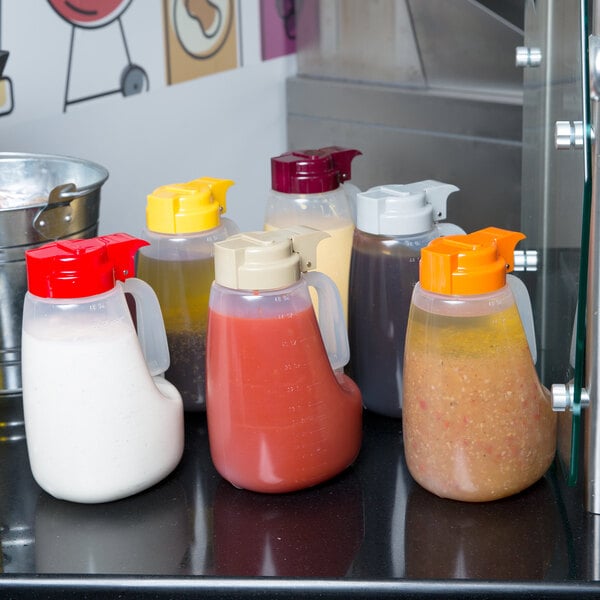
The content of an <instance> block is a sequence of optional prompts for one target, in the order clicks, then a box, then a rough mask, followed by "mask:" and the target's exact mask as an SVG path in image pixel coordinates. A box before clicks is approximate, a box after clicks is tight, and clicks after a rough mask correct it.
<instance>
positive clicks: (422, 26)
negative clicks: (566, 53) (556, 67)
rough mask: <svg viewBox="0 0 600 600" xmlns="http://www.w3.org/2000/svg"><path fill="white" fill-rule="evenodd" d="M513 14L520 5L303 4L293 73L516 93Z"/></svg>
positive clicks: (517, 31)
mask: <svg viewBox="0 0 600 600" xmlns="http://www.w3.org/2000/svg"><path fill="white" fill-rule="evenodd" d="M521 7H522V0H520V1H519V0H518V1H516V2H509V1H506V0H504V1H503V2H490V1H488V2H477V1H474V0H445V1H444V2H439V0H370V1H369V2H364V0H304V2H303V3H302V5H301V7H300V9H299V10H298V12H297V43H298V72H299V74H300V75H303V76H308V77H315V78H319V79H338V80H344V81H355V82H363V83H364V82H369V83H379V84H387V85H394V86H401V87H412V88H415V87H416V88H424V87H427V88H437V87H444V88H450V89H461V90H462V89H469V90H477V91H492V90H493V91H498V90H500V91H503V90H507V89H510V90H512V91H514V92H516V93H520V92H521V75H520V73H519V71H517V70H515V68H514V48H515V47H516V46H518V45H520V44H521V43H522V41H523V31H522V26H521V24H520V22H519V21H520V19H519V13H521V14H522V8H521ZM506 48H510V49H511V52H506Z"/></svg>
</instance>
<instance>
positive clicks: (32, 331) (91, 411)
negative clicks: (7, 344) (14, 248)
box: [22, 234, 183, 503]
mask: <svg viewBox="0 0 600 600" xmlns="http://www.w3.org/2000/svg"><path fill="white" fill-rule="evenodd" d="M144 244H146V242H144V241H143V240H139V239H137V238H133V237H131V236H129V235H126V234H115V235H108V236H104V237H98V238H91V239H85V240H84V239H81V240H65V241H61V242H54V243H51V244H47V245H45V246H41V247H39V248H36V249H34V250H29V251H27V252H26V254H25V261H26V266H27V276H28V286H29V290H28V292H27V293H26V295H25V302H24V307H23V341H22V347H23V368H22V370H23V410H24V415H25V431H26V435H27V450H28V453H29V460H30V464H31V469H32V472H33V476H34V478H35V480H36V481H37V483H38V484H39V485H40V487H42V488H43V489H44V490H45V491H46V492H48V493H49V494H51V495H52V496H55V497H56V498H59V499H63V500H71V501H74V502H85V503H95V502H109V501H111V500H118V499H119V498H124V497H125V496H130V495H132V494H135V493H137V492H139V491H141V490H144V489H146V488H148V487H150V486H151V485H153V484H155V483H157V482H158V481H160V480H161V479H163V478H164V477H166V476H167V475H168V474H169V473H170V472H171V471H172V470H173V469H174V468H175V467H176V465H177V463H178V462H179V460H180V458H181V455H182V452H183V404H182V402H181V396H180V395H179V392H178V391H177V390H176V389H175V387H174V386H173V385H171V384H170V383H169V382H167V381H166V380H165V379H164V377H163V373H164V372H165V371H166V369H167V367H168V366H169V351H168V348H167V340H166V336H165V330H164V325H163V321H162V316H161V313H160V307H159V305H158V301H157V299H156V295H155V294H154V292H153V291H152V288H151V287H150V286H149V285H147V284H146V283H144V282H143V281H140V280H139V279H135V278H134V277H132V275H133V272H134V255H135V253H136V251H137V250H138V248H139V247H140V246H142V245H144ZM125 292H127V293H130V294H131V295H132V296H133V298H134V299H135V308H136V316H137V334H136V328H135V327H134V324H133V320H132V318H131V314H130V311H129V307H128V304H127V301H126V299H125Z"/></svg>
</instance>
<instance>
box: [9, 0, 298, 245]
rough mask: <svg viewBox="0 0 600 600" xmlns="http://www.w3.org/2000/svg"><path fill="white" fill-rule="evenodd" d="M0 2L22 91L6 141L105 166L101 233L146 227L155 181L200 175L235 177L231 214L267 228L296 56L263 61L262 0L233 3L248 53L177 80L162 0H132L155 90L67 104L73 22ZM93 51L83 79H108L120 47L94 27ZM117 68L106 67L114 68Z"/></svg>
mask: <svg viewBox="0 0 600 600" xmlns="http://www.w3.org/2000/svg"><path fill="white" fill-rule="evenodd" d="M0 2H1V3H0V19H1V21H0V28H1V29H0V48H1V49H4V50H8V51H9V52H10V56H9V59H8V63H7V66H6V68H5V71H4V75H5V76H8V77H10V78H11V79H12V82H13V92H14V100H15V108H14V110H13V112H12V113H11V114H9V115H6V116H2V117H0V151H5V152H7V151H10V152H32V153H51V154H66V155H70V156H76V157H80V158H84V159H88V160H92V161H94V162H98V163H100V164H101V165H103V166H104V167H106V168H107V169H108V171H109V173H110V175H109V179H108V181H107V183H106V184H105V185H104V186H103V188H102V194H101V212H100V233H101V234H106V233H113V232H117V231H124V232H127V233H131V234H133V235H139V234H140V233H141V230H142V228H143V226H144V220H145V215H144V209H145V204H146V195H147V194H148V193H149V192H151V191H152V190H153V189H154V188H156V187H158V186H160V185H164V184H167V183H174V182H179V181H188V180H190V179H194V178H197V177H201V176H210V177H218V178H228V179H232V180H234V181H235V185H234V186H233V187H232V188H230V191H229V195H228V211H227V216H229V217H230V218H232V219H234V220H235V221H236V222H237V223H238V224H239V226H240V227H241V228H242V230H252V229H261V228H262V219H263V209H264V202H265V199H266V194H267V191H268V188H269V187H270V185H269V184H270V169H269V158H270V157H271V156H275V155H277V154H280V153H281V152H284V151H285V150H287V147H286V134H285V131H286V125H285V124H286V102H285V80H286V78H287V77H288V76H291V75H293V74H295V72H296V60H295V55H290V56H286V57H281V58H276V59H272V60H269V61H262V60H261V57H260V24H259V5H258V0H239V2H238V8H240V9H241V28H240V32H239V33H238V42H240V41H241V43H240V60H241V61H242V63H243V64H242V65H241V66H239V67H238V68H236V69H232V70H229V71H223V72H221V73H217V74H214V75H208V76H205V77H201V78H199V79H195V80H192V81H188V82H184V83H179V84H176V85H172V86H167V85H166V77H165V49H164V34H163V23H162V19H163V3H162V2H161V0H133V3H132V4H131V5H130V7H129V8H128V9H127V11H126V12H125V13H124V14H123V16H122V19H121V20H122V24H123V28H124V31H125V33H126V37H127V44H128V48H129V52H130V55H131V59H132V61H133V62H134V63H137V64H139V65H140V66H142V67H143V68H144V70H145V71H146V72H147V74H148V80H149V82H150V89H149V91H147V92H143V93H140V94H137V95H133V96H128V97H123V96H122V95H121V94H113V95H109V96H106V97H104V98H100V99H94V100H90V101H86V102H82V103H78V104H72V105H70V106H69V107H68V109H67V111H66V112H63V100H64V96H65V82H66V71H67V56H68V50H69V41H70V35H71V26H70V25H69V24H68V23H67V22H66V21H64V20H62V19H61V18H59V17H58V15H57V14H56V13H54V11H53V10H52V8H51V7H50V5H49V4H48V3H47V2H45V1H42V0H3V1H2V0H0ZM108 29H109V28H108V27H107V28H106V32H104V31H102V32H99V30H95V31H92V32H90V31H89V30H82V31H80V29H79V28H77V30H76V34H77V37H76V38H75V40H76V42H78V41H79V42H81V43H83V42H82V40H84V38H85V35H83V34H88V43H89V39H91V36H92V35H94V34H95V33H98V34H106V35H109V33H108ZM80 33H81V36H80ZM113 34H114V32H113ZM79 47H80V48H81V47H82V46H79ZM74 49H75V50H77V49H78V47H77V46H75V47H74ZM87 52H89V50H88V51H87ZM92 52H95V57H94V55H93V54H92V55H89V54H86V59H87V63H86V64H87V65H88V71H87V75H86V73H85V72H84V76H87V77H88V81H87V82H84V83H86V84H89V86H88V87H91V85H92V84H93V85H95V86H96V88H98V89H106V88H102V85H105V86H106V85H109V82H102V81H100V80H99V75H98V73H99V72H102V73H106V72H108V69H107V68H106V63H107V61H108V60H112V61H114V62H115V63H116V59H118V58H119V57H118V56H112V55H109V54H107V53H105V52H104V48H103V46H102V44H101V41H100V38H99V37H98V38H97V41H96V39H95V40H94V46H93V49H92ZM73 56H74V62H73V70H72V73H73V74H75V73H77V74H78V75H81V72H82V71H81V66H80V65H79V64H78V65H76V64H75V57H76V56H77V57H78V58H79V60H80V61H81V57H79V55H76V54H75V52H74V53H73ZM90 56H92V58H94V60H93V61H91V62H90ZM94 61H95V63H96V64H94ZM81 62H83V61H81ZM121 62H122V60H121ZM96 66H97V67H98V69H96V68H95V67H96ZM121 66H122V64H121ZM75 67H77V69H79V71H77V70H76V69H75ZM102 67H105V68H104V69H103V68H102ZM119 68H121V67H115V69H113V70H111V71H110V72H111V73H113V75H114V74H115V73H116V74H117V75H118V74H119V73H118V72H117V71H118V69H119ZM74 83H75V82H73V84H74ZM78 85H79V86H80V87H81V89H82V90H83V89H84V88H85V87H86V86H85V85H82V83H81V81H80V82H79V84H78ZM76 93H79V92H76Z"/></svg>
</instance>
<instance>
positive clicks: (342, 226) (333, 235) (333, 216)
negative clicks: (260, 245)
mask: <svg viewBox="0 0 600 600" xmlns="http://www.w3.org/2000/svg"><path fill="white" fill-rule="evenodd" d="M294 225H306V226H308V227H314V228H315V229H319V230H321V231H325V232H326V233H328V234H329V236H330V237H329V238H327V239H324V240H322V241H321V242H320V243H319V245H318V247H317V270H318V271H320V272H321V273H324V274H325V275H327V276H328V277H330V278H331V279H332V280H333V281H334V283H335V284H336V286H337V288H338V291H339V293H340V298H341V299H342V307H343V310H344V319H345V320H346V322H347V317H348V280H349V273H350V254H351V252H352V236H353V234H354V217H353V212H352V207H351V205H350V200H349V198H348V195H347V193H346V191H345V189H344V186H340V187H339V188H336V189H335V190H330V191H327V192H323V193H322V194H284V193H281V192H276V191H273V190H271V193H270V194H269V197H268V199H267V206H266V212H265V229H267V230H269V229H285V228H286V227H290V226H294ZM312 298H313V304H314V305H315V308H316V309H318V304H317V303H316V302H315V296H314V295H312Z"/></svg>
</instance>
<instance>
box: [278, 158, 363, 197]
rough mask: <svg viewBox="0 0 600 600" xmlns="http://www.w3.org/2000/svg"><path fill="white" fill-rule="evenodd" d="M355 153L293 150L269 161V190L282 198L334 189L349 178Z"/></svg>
mask: <svg viewBox="0 0 600 600" xmlns="http://www.w3.org/2000/svg"><path fill="white" fill-rule="evenodd" d="M359 154H362V152H360V151H359V150H352V149H349V148H340V147H339V146H328V147H327V148H319V149H318V150H296V151H293V152H286V153H285V154H281V155H280V156H275V157H274V158H271V187H272V188H273V189H274V190H275V191H277V192H282V193H284V194H319V193H321V192H328V191H330V190H335V189H337V188H338V187H339V186H340V184H341V183H343V182H344V181H347V180H348V179H350V178H351V163H352V159H353V158H354V157H355V156H358V155H359Z"/></svg>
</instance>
